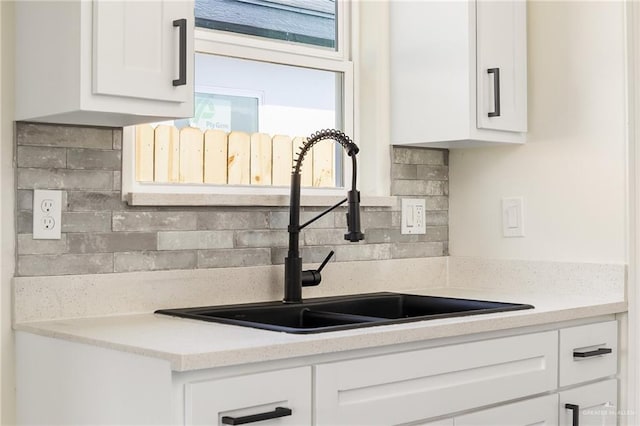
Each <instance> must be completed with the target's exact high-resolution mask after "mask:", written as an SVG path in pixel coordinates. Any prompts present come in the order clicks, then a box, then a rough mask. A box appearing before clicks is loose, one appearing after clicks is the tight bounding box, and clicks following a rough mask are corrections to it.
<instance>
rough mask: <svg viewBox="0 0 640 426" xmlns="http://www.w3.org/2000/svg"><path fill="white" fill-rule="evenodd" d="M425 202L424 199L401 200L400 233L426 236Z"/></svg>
mask: <svg viewBox="0 0 640 426" xmlns="http://www.w3.org/2000/svg"><path fill="white" fill-rule="evenodd" d="M426 210H427V209H426V201H425V199H424V198H403V199H402V212H401V219H402V224H401V225H400V232H401V234H403V235H406V234H426V233H427V227H426V220H427V217H426V216H427V213H426Z"/></svg>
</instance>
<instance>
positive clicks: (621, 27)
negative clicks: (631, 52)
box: [449, 1, 626, 262]
mask: <svg viewBox="0 0 640 426" xmlns="http://www.w3.org/2000/svg"><path fill="white" fill-rule="evenodd" d="M528 40H529V41H528V49H529V54H528V61H529V66H528V71H529V135H528V142H527V143H526V144H525V145H524V146H514V147H497V148H482V149H466V150H459V151H456V150H452V151H451V154H450V179H451V181H450V209H449V212H450V252H451V254H452V255H455V256H481V257H496V258H512V259H537V260H559V261H596V262H625V238H626V235H625V208H626V207H625V202H626V201H625V194H626V178H625V176H626V175H625V173H626V169H625V166H626V160H625V150H626V143H625V113H626V112H625V111H626V109H625V102H626V101H625V93H626V92H625V59H624V53H625V17H624V5H623V3H622V2H613V1H612V2H586V1H580V2H557V1H553V2H547V1H531V2H528ZM509 196H524V198H525V232H526V237H524V238H503V237H502V222H501V220H502V219H501V198H502V197H509Z"/></svg>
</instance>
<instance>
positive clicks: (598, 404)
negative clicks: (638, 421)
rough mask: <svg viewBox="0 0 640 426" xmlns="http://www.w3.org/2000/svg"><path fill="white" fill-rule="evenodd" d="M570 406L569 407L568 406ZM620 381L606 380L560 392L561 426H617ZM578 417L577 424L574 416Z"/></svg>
mask: <svg viewBox="0 0 640 426" xmlns="http://www.w3.org/2000/svg"><path fill="white" fill-rule="evenodd" d="M567 405H569V406H567ZM617 405H618V381H617V380H616V379H611V380H605V381H602V382H597V383H592V384H590V385H584V386H580V387H577V388H574V389H570V390H566V391H563V392H560V404H559V410H560V414H559V419H560V421H559V424H560V426H573V425H576V424H580V425H599V426H615V425H616V424H617V419H618V414H617ZM576 415H577V416H578V419H577V420H578V421H577V423H576V422H575V421H574V416H576Z"/></svg>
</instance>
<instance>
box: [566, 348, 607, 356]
mask: <svg viewBox="0 0 640 426" xmlns="http://www.w3.org/2000/svg"><path fill="white" fill-rule="evenodd" d="M611 352H613V349H611V348H599V349H596V350H595V351H587V352H580V351H573V357H574V358H589V357H592V356H598V355H606V354H610V353H611Z"/></svg>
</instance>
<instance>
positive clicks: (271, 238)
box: [16, 123, 449, 276]
mask: <svg viewBox="0 0 640 426" xmlns="http://www.w3.org/2000/svg"><path fill="white" fill-rule="evenodd" d="M16 139H17V145H18V146H17V151H16V155H17V179H16V182H17V188H16V190H17V209H18V212H17V222H18V223H17V229H18V231H17V232H18V235H17V255H18V263H17V271H16V275H18V276H36V275H68V274H102V273H113V272H127V271H149V270H165V269H193V268H224V267H236V266H256V265H269V264H282V263H283V260H284V256H285V254H286V244H287V234H286V227H287V224H288V213H287V212H288V209H287V208H284V207H273V208H268V207H255V208H251V207H237V208H232V207H224V208H223V207H211V208H203V207H192V208H190V207H171V208H159V207H135V206H134V207H132V206H128V205H127V204H126V203H124V202H123V201H121V196H120V191H119V188H120V179H121V178H120V176H121V164H122V160H121V158H122V155H121V154H122V152H121V150H122V131H121V129H107V128H103V127H102V128H92V127H75V126H57V125H46V124H33V123H17V131H16ZM448 176H449V172H448V151H446V150H436V149H422V148H405V147H393V149H392V166H391V177H392V183H391V190H392V195H402V196H409V197H421V198H424V199H425V200H426V205H427V218H426V223H427V233H426V234H425V235H401V233H400V213H399V211H398V209H397V208H379V207H375V208H374V207H371V208H366V207H365V208H363V212H362V227H363V230H364V232H365V235H366V240H365V241H363V242H361V243H359V244H349V243H346V242H345V241H343V240H342V234H343V233H344V230H345V225H346V220H345V214H344V213H345V209H343V208H341V209H338V210H336V211H335V212H332V213H330V214H328V215H326V216H325V217H323V218H321V219H320V220H318V221H317V222H316V223H314V224H313V225H312V226H310V227H309V229H307V230H305V231H303V232H302V236H301V251H302V255H303V257H304V259H305V261H306V262H319V261H321V260H322V259H323V258H324V256H325V255H326V253H327V252H328V250H330V249H334V250H335V251H336V256H335V261H338V262H340V261H351V260H376V259H393V258H411V257H432V256H446V255H447V254H448V253H447V252H448V208H449V206H448V204H449V202H448V201H449V200H448V192H449V188H448ZM34 189H59V190H62V191H64V192H63V212H62V222H63V224H62V239H60V240H53V241H52V240H34V239H33V238H32V235H31V233H32V228H33V227H32V223H31V221H32V208H33V207H32V203H33V190H34ZM321 210H322V209H321V208H308V209H305V211H304V212H303V213H302V218H303V220H304V219H305V218H306V217H311V216H313V214H314V213H315V212H318V211H321Z"/></svg>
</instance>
